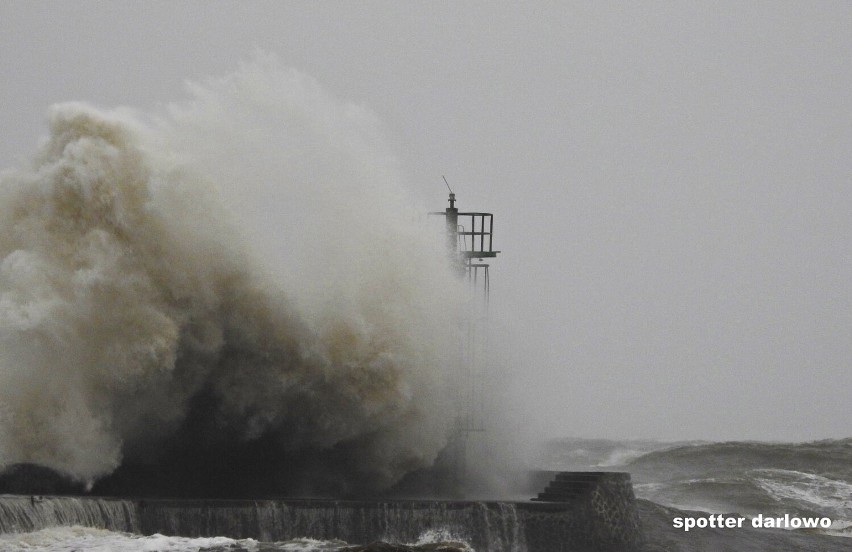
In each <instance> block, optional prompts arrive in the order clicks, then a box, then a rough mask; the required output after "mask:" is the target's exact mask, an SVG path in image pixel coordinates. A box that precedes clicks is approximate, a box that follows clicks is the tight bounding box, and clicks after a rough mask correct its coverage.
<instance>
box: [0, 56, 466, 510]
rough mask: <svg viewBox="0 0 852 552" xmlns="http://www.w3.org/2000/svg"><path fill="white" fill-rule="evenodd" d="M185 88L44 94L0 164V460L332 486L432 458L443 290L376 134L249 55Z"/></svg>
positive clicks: (443, 272) (187, 480)
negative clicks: (51, 97)
mask: <svg viewBox="0 0 852 552" xmlns="http://www.w3.org/2000/svg"><path fill="white" fill-rule="evenodd" d="M189 93H190V96H189V98H188V99H186V100H184V101H180V102H177V103H174V104H171V105H170V106H168V108H167V109H166V111H165V113H140V112H137V111H133V110H130V109H124V108H122V109H115V110H102V109H98V108H95V107H92V106H89V105H85V104H81V103H67V104H60V105H56V106H53V107H52V108H51V109H50V112H49V126H50V135H49V136H48V137H47V139H46V140H45V142H44V145H43V147H42V148H41V149H40V150H39V151H38V152H37V153H36V154H35V155H34V156H33V159H32V162H31V163H30V164H29V165H28V166H24V167H21V168H18V169H15V170H13V171H7V172H4V173H2V175H0V469H2V468H3V467H4V466H9V465H12V464H16V463H33V464H39V465H42V466H46V467H48V468H51V469H54V470H56V471H59V472H62V473H65V474H68V475H70V476H72V477H73V478H75V479H77V480H79V481H83V482H88V483H89V484H92V483H93V482H96V481H99V480H102V479H103V478H105V477H106V476H108V475H110V474H114V473H116V472H117V470H118V472H119V473H118V474H116V477H118V475H120V473H122V472H121V470H124V472H123V473H124V474H125V475H126V476H127V477H126V479H135V480H137V481H140V480H144V483H139V484H137V486H136V487H137V489H140V488H154V489H156V491H157V492H162V493H167V494H195V495H196V496H205V495H211V494H212V495H218V496H222V495H233V494H243V495H245V494H251V493H256V492H258V491H259V490H263V491H264V492H266V493H267V494H268V493H282V492H290V493H300V494H313V493H318V494H337V495H339V494H345V493H347V492H356V491H359V492H372V491H376V490H381V489H383V488H386V487H387V486H389V485H391V484H393V483H394V482H395V481H398V480H399V479H400V478H401V477H403V476H404V475H405V474H406V473H409V472H412V471H414V470H418V469H421V468H425V467H428V466H430V465H432V464H433V463H434V461H435V460H436V458H437V457H438V455H439V453H440V451H441V450H442V449H443V448H444V447H445V446H446V445H447V442H448V440H449V438H450V435H451V434H452V430H453V423H454V418H455V414H454V412H455V411H456V406H455V404H454V402H453V401H454V400H455V399H454V394H453V393H452V390H453V389H455V388H456V387H457V386H456V385H454V378H455V377H456V375H455V374H454V373H453V371H451V370H449V369H446V368H445V367H453V366H459V365H460V362H458V361H457V360H458V359H457V358H456V349H457V348H454V347H447V345H446V344H447V343H454V342H456V340H457V339H458V333H459V332H458V327H459V325H458V324H456V323H455V322H456V321H458V320H459V319H460V318H459V317H461V316H462V309H463V301H461V300H457V299H458V297H459V295H457V293H458V294H461V293H462V291H461V289H460V288H461V287H462V286H461V283H460V282H458V280H457V278H456V277H455V275H454V274H453V272H452V269H451V268H450V267H449V266H448V265H449V263H447V262H446V256H445V252H444V251H443V250H442V249H441V247H440V246H438V245H437V244H436V243H435V241H436V240H431V239H427V236H426V235H424V232H423V229H422V228H420V227H419V226H418V225H417V223H416V222H415V221H416V218H415V217H411V216H409V215H410V214H411V213H412V212H420V211H421V209H419V208H417V207H414V204H413V202H412V201H410V200H409V199H408V196H407V193H406V191H405V188H404V186H403V185H401V184H400V182H401V181H403V179H402V178H401V176H400V172H399V170H398V168H397V163H396V161H395V160H394V159H393V155H392V154H391V153H390V150H389V148H388V147H387V146H386V144H385V142H384V140H383V138H382V129H381V125H380V124H379V123H378V122H377V121H376V119H375V117H374V116H373V115H371V114H370V113H369V111H367V110H366V109H364V108H362V107H359V106H355V105H352V104H349V103H347V102H344V101H341V100H338V99H336V98H334V97H333V96H332V95H331V94H329V93H327V92H326V91H324V90H323V89H322V87H321V86H319V84H318V83H316V82H315V81H314V80H313V79H311V78H310V77H307V76H305V75H303V74H300V73H298V72H296V71H292V70H288V69H285V68H282V67H280V66H279V64H278V63H277V61H275V60H274V59H271V58H268V57H264V56H262V55H260V56H258V58H257V59H255V60H253V61H252V62H250V63H246V64H244V65H243V66H241V67H240V69H239V70H238V71H236V72H235V73H234V74H231V75H227V76H225V77H221V78H214V79H209V80H208V81H206V82H203V83H195V84H192V85H190V87H189ZM425 211H426V209H422V212H425ZM401 245H404V247H402V249H404V251H400V248H401ZM412 251H417V253H418V254H416V255H409V254H408V253H410V252H412ZM131 467H132V468H133V469H132V470H131V469H130V468H131ZM128 473H132V476H131V475H127V474H128ZM125 488H126V487H125ZM137 492H138V491H137Z"/></svg>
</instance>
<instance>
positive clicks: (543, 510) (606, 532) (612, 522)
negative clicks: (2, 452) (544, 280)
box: [0, 473, 641, 552]
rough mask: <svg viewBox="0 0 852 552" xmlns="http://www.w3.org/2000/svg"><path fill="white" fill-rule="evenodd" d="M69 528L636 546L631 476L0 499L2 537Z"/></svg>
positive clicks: (562, 547)
mask: <svg viewBox="0 0 852 552" xmlns="http://www.w3.org/2000/svg"><path fill="white" fill-rule="evenodd" d="M548 475H550V474H548ZM74 524H77V525H87V526H94V527H104V528H107V529H111V530H114V531H127V532H133V533H139V534H154V533H161V534H166V535H179V536H186V537H202V536H217V535H225V536H228V537H232V538H249V537H250V538H254V539H257V540H260V541H266V542H272V541H281V540H287V539H293V538H299V537H310V538H315V539H323V540H330V539H341V540H344V541H346V542H349V543H367V542H372V541H376V540H383V541H386V542H414V541H416V540H417V539H418V537H419V536H420V535H422V534H423V533H424V531H427V530H441V531H443V532H445V533H447V534H449V535H452V536H453V537H454V538H457V539H463V540H465V541H466V542H468V543H469V544H470V545H471V546H472V547H473V548H474V549H475V550H478V551H488V552H568V551H571V552H586V551H588V552H591V551H596V552H608V551H611V552H627V551H631V550H635V549H636V548H637V547H638V545H639V542H640V540H641V539H640V527H639V518H638V513H637V510H636V505H635V498H634V496H633V490H632V487H631V485H630V476H629V475H628V474H599V473H598V474H595V473H593V474H579V475H578V474H574V475H572V474H566V473H560V474H553V480H552V481H551V482H550V484H549V485H548V487H547V489H546V490H545V491H544V492H543V493H540V494H539V496H538V497H537V500H534V501H529V502H502V501H439V500H390V499H376V500H324V499H280V500H201V499H159V498H158V499H132V500H131V499H118V498H97V497H78V496H74V497H71V496H68V497H58V496H52V497H34V496H21V495H6V496H2V497H0V532H3V533H10V532H24V531H32V530H35V529H40V528H42V527H49V526H53V525H74Z"/></svg>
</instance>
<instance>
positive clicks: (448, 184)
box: [441, 174, 455, 195]
mask: <svg viewBox="0 0 852 552" xmlns="http://www.w3.org/2000/svg"><path fill="white" fill-rule="evenodd" d="M441 178H443V179H444V184H446V185H447V189H448V190H450V193H451V194H452V193H453V189H452V188H450V183H449V182H447V177H446V176H444V175H443V174H442V175H441ZM453 195H455V194H453Z"/></svg>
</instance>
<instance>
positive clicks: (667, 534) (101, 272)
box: [0, 55, 852, 552]
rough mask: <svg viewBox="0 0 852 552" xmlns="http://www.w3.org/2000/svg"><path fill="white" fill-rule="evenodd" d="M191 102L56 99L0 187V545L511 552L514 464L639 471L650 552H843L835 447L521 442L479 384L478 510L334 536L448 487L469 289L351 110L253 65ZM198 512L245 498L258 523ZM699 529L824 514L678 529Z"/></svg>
mask: <svg viewBox="0 0 852 552" xmlns="http://www.w3.org/2000/svg"><path fill="white" fill-rule="evenodd" d="M187 88H188V90H187V98H186V99H184V100H181V101H177V102H174V103H172V104H168V105H164V106H160V107H159V108H157V109H155V110H152V111H140V110H136V109H130V108H115V109H104V108H102V107H98V106H92V105H89V104H86V103H82V102H70V103H63V104H57V105H54V106H52V107H51V108H50V109H49V111H48V114H47V125H48V133H47V135H46V136H45V138H44V139H43V141H42V143H41V144H40V145H38V147H35V148H34V149H35V151H34V153H33V155H32V156H31V157H30V158H28V159H26V160H22V161H21V163H20V164H19V166H17V167H10V168H7V169H6V170H4V171H3V172H2V173H0V489H5V490H4V491H2V492H5V493H7V494H4V495H3V496H0V550H2V551H17V550H32V551H35V550H40V551H60V550H62V551H71V550H102V551H107V550H109V551H113V550H114V551H155V550H157V551H160V550H161V551H175V552H177V551H196V550H218V551H224V550H252V551H254V550H257V551H261V550H293V551H311V550H342V549H347V548H349V547H351V546H360V545H366V544H368V543H363V542H343V541H342V540H340V537H341V535H340V534H334V532H333V531H331V532H330V533H329V532H328V531H327V530H326V529H323V528H327V527H329V526H330V525H329V524H328V523H326V522H327V521H328V519H329V516H331V515H333V516H337V517H336V518H335V519H334V522H335V523H336V524H337V525H336V526H340V527H342V526H346V527H349V528H350V529H351V530H352V531H353V532H355V531H357V529H358V527H359V526H361V525H364V524H372V523H381V524H383V525H382V526H383V527H397V528H402V527H404V529H405V531H400V532H399V534H395V533H393V532H392V531H391V532H389V533H388V534H385V535H384V540H385V541H386V542H387V543H391V544H376V545H374V546H373V549H388V547H389V546H390V547H393V548H392V549H395V550H409V549H415V550H447V551H450V550H469V549H471V545H470V543H471V542H473V540H474V538H473V537H474V536H475V537H476V539H475V540H476V542H478V543H485V544H484V545H478V546H479V549H480V550H481V551H482V550H488V551H489V552H502V551H510V550H511V551H515V552H523V551H524V550H525V549H526V542H527V538H528V537H529V535H526V536H525V535H524V532H523V527H522V526H521V523H520V521H519V519H520V518H519V515H518V511H517V506H516V502H515V501H518V500H528V499H529V498H531V497H532V496H534V495H535V493H536V492H538V490H540V489H535V488H531V487H525V483H524V482H523V481H521V479H522V476H514V475H512V474H518V473H524V470H555V471H564V470H575V469H593V470H597V471H600V470H604V471H605V470H612V471H628V472H631V473H632V474H633V478H634V483H635V490H636V494H637V495H638V497H639V498H640V502H639V510H640V515H641V518H642V522H643V524H644V528H645V533H646V535H647V542H646V543H645V544H644V545H643V546H645V547H646V548H647V549H648V550H767V549H774V550H827V551H830V550H841V549H846V550H848V549H850V543H852V539H849V538H847V537H848V536H849V532H850V529H849V520H852V504H850V494H852V493H850V490H852V472H851V471H850V470H851V469H852V467H850V466H852V441H849V440H846V441H824V442H817V443H809V444H761V443H683V444H672V443H669V444H663V443H645V442H642V443H639V442H610V441H596V440H577V439H566V440H561V441H552V442H549V443H547V444H546V445H545V446H544V448H543V449H542V450H539V445H540V444H541V443H533V442H530V440H529V439H526V440H525V439H524V438H523V436H522V435H518V434H517V432H515V433H514V434H512V431H511V429H507V430H504V433H507V434H502V433H501V428H511V427H512V426H511V424H509V423H506V421H505V420H504V419H503V416H504V415H503V412H504V410H505V408H503V406H504V405H506V404H508V402H507V401H510V400H511V397H506V396H502V395H501V393H504V392H505V390H506V389H509V387H508V386H505V385H503V382H502V381H501V376H500V374H499V373H493V374H489V377H488V381H487V383H488V391H489V396H490V397H491V399H492V400H491V401H490V402H487V403H484V404H483V406H482V410H483V412H484V413H485V414H484V417H485V418H487V419H488V421H489V433H488V435H489V439H492V440H493V441H492V442H491V444H490V445H489V446H488V447H480V448H479V449H477V448H476V447H468V448H466V449H464V450H463V455H464V458H465V462H467V463H468V465H469V466H472V467H473V468H472V469H469V470H467V471H466V472H465V473H464V478H463V479H464V481H463V484H464V486H465V487H466V488H468V489H474V490H475V492H474V493H468V494H467V496H470V495H471V494H473V495H475V496H476V497H482V498H483V499H485V498H488V499H492V500H496V501H491V502H486V501H484V500H483V501H482V502H476V501H469V502H466V503H464V504H463V505H461V506H457V507H449V506H447V505H446V504H445V503H440V502H428V503H423V504H420V505H419V506H418V509H417V515H413V514H411V509H410V508H409V509H408V510H405V511H402V510H400V509H399V508H397V507H396V506H394V505H393V504H395V503H387V504H389V505H388V506H386V507H383V509H381V510H380V511H371V512H370V513H363V512H362V513H361V514H358V515H360V516H361V517H357V516H356V517H353V516H354V514H353V516H350V517H347V518H345V519H344V517H343V516H342V514H340V513H339V510H338V509H335V508H334V507H333V504H332V506H328V504H330V503H329V502H327V501H328V500H337V499H357V498H359V497H375V496H380V497H410V496H415V497H418V498H421V499H424V500H425V499H429V498H435V497H442V496H443V497H445V496H455V495H456V494H457V493H458V489H457V488H456V487H457V486H458V483H459V477H458V474H459V470H458V469H456V468H455V467H454V464H457V463H458V462H457V459H458V457H459V454H460V453H459V445H458V442H459V438H458V435H459V429H458V428H459V420H460V419H461V418H460V413H463V412H465V411H470V410H471V408H470V404H469V403H470V401H471V395H470V394H469V393H467V390H469V388H470V385H469V383H466V382H469V380H470V374H469V373H468V374H463V373H460V371H459V370H458V367H459V366H461V365H463V364H464V362H465V360H464V357H465V355H467V356H470V351H467V352H466V351H465V350H464V347H460V346H458V343H459V334H460V329H461V328H467V329H468V330H470V328H471V326H470V324H469V323H466V322H465V320H466V317H467V316H469V314H470V312H471V311H472V309H471V305H470V299H469V293H468V292H467V290H466V289H465V284H464V283H463V282H461V281H460V280H461V279H460V278H458V277H457V276H458V275H457V271H456V270H455V269H454V267H451V266H450V263H448V262H447V251H446V239H445V236H440V235H436V236H437V239H433V238H431V237H429V233H428V232H424V231H423V221H422V219H423V218H424V217H423V215H424V214H425V213H426V212H427V211H428V210H429V208H428V207H426V206H422V205H418V204H417V203H416V202H415V201H413V200H412V199H411V198H410V196H409V195H408V194H407V192H406V189H407V188H406V186H405V185H403V184H401V182H404V180H405V178H404V176H403V172H402V171H401V170H400V168H399V166H398V162H397V161H396V160H395V158H394V155H393V153H392V148H390V147H389V146H388V145H387V144H386V142H385V139H384V138H383V136H384V134H385V130H384V129H383V128H382V125H381V124H380V123H379V122H378V121H377V119H376V117H375V116H374V115H373V114H371V113H370V112H369V110H367V109H366V108H364V107H363V106H359V105H354V104H351V103H348V102H345V101H342V100H340V99H338V98H336V97H334V95H333V94H330V93H328V92H326V91H325V90H324V89H323V88H322V87H321V86H320V85H319V84H318V83H317V82H315V81H314V80H313V79H311V78H310V77H308V76H306V75H303V74H301V73H299V72H297V71H293V70H289V69H286V68H282V67H280V65H279V64H278V62H277V61H276V60H274V59H270V58H268V57H265V56H263V55H259V56H258V57H257V58H256V59H254V60H252V61H251V62H248V63H245V64H244V65H243V66H241V67H240V68H239V69H238V70H237V71H236V72H235V73H233V74H230V75H226V76H223V77H217V78H211V79H208V80H207V81H204V82H200V83H190V84H188V86H187ZM415 252H416V254H412V253H415ZM466 324H467V325H466ZM508 346H511V345H508ZM492 349H494V350H496V351H497V352H498V353H499V344H498V345H495V346H494V347H493V348H492ZM477 408H478V407H477ZM454 459H455V460H454ZM513 477H515V478H516V480H513V479H512V478H513ZM33 482H35V483H33ZM57 490H58V491H62V492H57ZM63 493H64V496H57V495H62V494H63ZM152 497H156V498H158V499H168V500H171V499H175V500H195V501H202V502H194V503H187V502H175V503H174V504H171V505H170V506H169V507H168V508H165V509H163V510H161V511H160V513H159V514H157V515H160V516H161V517H160V518H158V520H157V521H158V523H159V525H158V526H161V527H175V528H177V527H184V526H186V525H187V524H188V523H191V522H193V521H192V520H195V521H194V522H197V523H201V522H204V523H207V522H210V520H211V517H212V516H214V515H221V516H223V519H220V520H218V522H219V525H217V527H226V528H227V527H230V526H233V527H240V528H241V529H240V531H241V532H246V531H247V530H246V529H245V528H246V527H248V526H249V525H250V524H254V525H251V527H253V529H251V530H250V531H248V533H250V534H248V535H246V534H242V533H240V534H237V532H236V531H230V530H223V531H222V532H221V534H213V535H205V536H204V537H201V538H188V537H184V536H179V535H185V534H187V533H185V532H182V531H178V530H175V531H173V532H169V533H168V534H149V533H146V531H144V524H143V522H144V520H145V519H148V518H150V517H151V516H152V515H154V514H152V513H151V511H150V510H151V508H150V507H146V499H151V498H152ZM281 497H312V498H313V499H314V500H326V502H309V503H305V504H304V505H303V506H304V507H302V508H301V509H299V510H298V511H297V510H294V509H293V508H291V507H290V506H288V505H287V504H285V503H283V502H281V501H280V500H276V499H280V498H281ZM214 498H215V499H225V500H226V501H227V500H234V501H236V500H238V499H250V500H251V501H252V502H251V503H250V504H249V506H248V508H249V509H250V510H251V519H248V518H247V517H245V516H244V515H243V513H244V512H245V511H246V508H247V507H246V505H245V503H244V502H243V503H241V504H242V506H240V507H237V505H236V502H235V503H234V504H235V505H234V506H233V508H231V507H230V506H229V504H230V503H227V502H225V503H223V504H222V507H221V508H219V509H218V510H217V512H218V513H214V512H213V511H212V510H211V509H209V508H207V506H206V505H205V503H204V502H203V500H207V499H214ZM382 504H385V503H382ZM146 508H147V509H146ZM693 511H701V512H708V513H717V512H719V513H721V512H726V513H727V512H736V513H738V514H742V515H743V516H750V517H751V516H757V515H764V516H773V517H775V516H782V515H784V514H790V515H794V516H817V517H820V518H822V517H827V518H830V520H831V523H830V527H820V528H817V529H814V530H809V531H807V532H806V531H804V530H778V529H751V528H744V529H736V530H735V529H710V528H706V529H700V528H696V529H694V530H692V531H689V532H687V531H684V530H677V529H676V528H674V527H673V519H674V518H676V517H681V518H684V517H687V516H693V517H694V516H695V515H696V514H694V513H686V512H693ZM146 516H147V517H146ZM193 516H194V517H193ZM190 518H191V519H190ZM379 518H380V519H379ZM199 520H201V521H199ZM229 523H230V524H231V525H229ZM282 525H287V527H289V528H293V527H296V528H298V530H299V532H300V533H301V534H300V538H298V539H297V540H288V541H285V542H280V541H278V540H277V539H276V537H275V535H276V534H278V533H280V532H281V528H282ZM474 525H475V527H474ZM473 531H475V532H476V535H472V532H473ZM197 534H200V533H197ZM401 535H405V536H401ZM350 540H351V539H350Z"/></svg>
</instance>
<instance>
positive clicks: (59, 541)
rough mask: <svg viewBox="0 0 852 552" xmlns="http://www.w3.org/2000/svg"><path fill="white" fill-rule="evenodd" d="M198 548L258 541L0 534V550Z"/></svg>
mask: <svg viewBox="0 0 852 552" xmlns="http://www.w3.org/2000/svg"><path fill="white" fill-rule="evenodd" d="M74 550H87V551H92V552H199V551H202V550H208V551H225V550H230V551H234V552H236V551H255V550H258V543H257V541H254V540H252V539H243V540H234V539H229V538H226V537H201V538H184V537H167V536H164V535H150V536H141V535H134V534H130V533H117V532H114V531H109V530H106V529H96V528H92V527H81V526H71V527H50V528H47V529H40V530H38V531H34V532H31V533H11V534H5V535H0V551H2V552H13V551H32V552H36V551H38V552H71V551H74ZM290 550H294V551H296V550H298V551H300V552H301V551H303V550H305V551H306V550H319V548H314V549H310V548H291V549H290Z"/></svg>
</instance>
